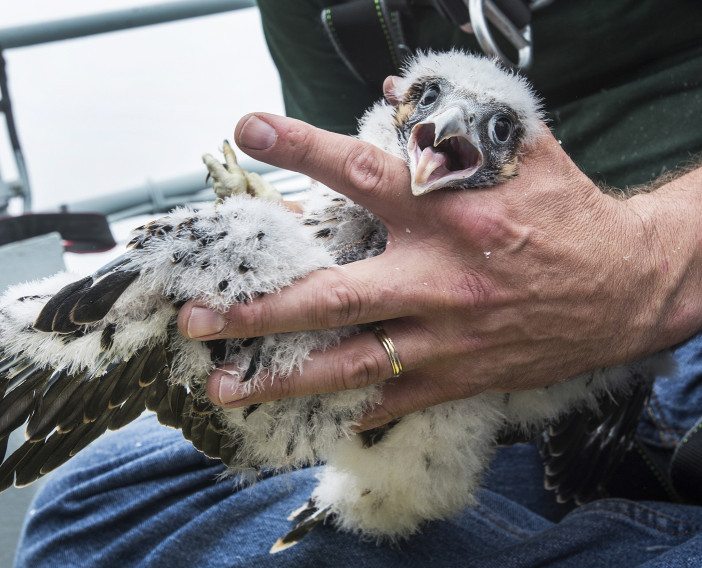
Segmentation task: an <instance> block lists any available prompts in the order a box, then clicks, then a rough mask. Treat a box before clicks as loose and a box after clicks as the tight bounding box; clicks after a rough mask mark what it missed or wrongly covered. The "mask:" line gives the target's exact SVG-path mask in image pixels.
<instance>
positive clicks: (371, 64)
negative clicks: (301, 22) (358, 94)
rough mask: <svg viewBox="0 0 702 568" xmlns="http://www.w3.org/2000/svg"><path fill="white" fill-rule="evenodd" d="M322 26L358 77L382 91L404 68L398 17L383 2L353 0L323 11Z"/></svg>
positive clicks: (376, 0)
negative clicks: (384, 82)
mask: <svg viewBox="0 0 702 568" xmlns="http://www.w3.org/2000/svg"><path fill="white" fill-rule="evenodd" d="M322 25H323V26H324V29H325V30H326V32H327V35H328V36H329V39H330V40H331V42H332V45H334V48H335V49H336V51H337V53H338V54H339V57H341V59H342V60H343V61H344V63H345V64H346V66H347V67H348V68H349V69H350V70H351V71H352V72H353V74H354V75H356V77H357V78H358V79H359V80H360V81H362V82H363V83H366V84H367V85H369V86H370V87H372V88H374V89H377V90H380V89H381V88H382V84H383V80H384V79H385V77H387V76H388V75H394V74H397V72H398V69H399V68H400V66H401V65H402V58H403V54H402V53H401V49H402V48H401V47H400V46H399V45H398V44H400V41H399V40H400V38H399V37H398V31H399V26H400V23H399V14H398V13H397V11H396V10H391V11H389V10H388V6H387V4H386V2H385V1H384V0H353V1H352V2H346V3H344V4H339V5H337V6H332V7H331V8H325V9H324V10H322Z"/></svg>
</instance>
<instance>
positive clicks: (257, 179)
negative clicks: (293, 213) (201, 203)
mask: <svg viewBox="0 0 702 568" xmlns="http://www.w3.org/2000/svg"><path fill="white" fill-rule="evenodd" d="M222 153H223V154H224V164H222V163H220V162H219V160H217V159H216V158H215V157H214V156H212V154H205V155H203V156H202V161H203V162H204V164H205V166H206V167H207V171H208V176H209V177H211V178H212V182H213V186H212V188H213V189H214V192H215V194H216V195H217V203H222V201H224V199H226V198H227V197H231V196H232V195H242V194H248V195H250V196H251V197H260V198H261V199H267V200H269V201H281V200H282V198H283V197H282V195H281V194H280V192H279V191H278V190H277V189H276V188H275V187H273V186H272V185H271V184H270V183H269V182H267V181H266V180H265V179H264V178H263V177H261V176H260V175H259V174H257V173H256V172H247V171H246V170H244V169H243V168H242V167H241V166H240V165H239V162H238V161H237V159H236V154H235V153H234V149H233V148H232V146H231V144H229V142H228V141H227V140H225V141H224V144H223V145H222Z"/></svg>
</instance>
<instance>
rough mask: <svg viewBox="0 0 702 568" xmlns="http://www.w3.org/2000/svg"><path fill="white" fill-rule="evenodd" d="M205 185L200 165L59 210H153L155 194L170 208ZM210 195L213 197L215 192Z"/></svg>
mask: <svg viewBox="0 0 702 568" xmlns="http://www.w3.org/2000/svg"><path fill="white" fill-rule="evenodd" d="M241 165H242V167H243V168H245V169H246V170H248V171H250V172H257V173H260V174H263V173H267V172H271V171H274V170H275V168H274V167H273V166H269V165H268V164H264V163H262V162H257V161H255V160H244V161H243V162H242V164H241ZM206 187H207V182H206V181H205V170H204V168H203V171H202V172H200V173H196V174H190V175H185V176H181V177H178V178H175V179H170V180H164V181H159V182H150V183H148V184H145V185H143V186H141V187H136V188H133V189H127V190H123V191H119V192H116V193H110V194H107V195H101V196H99V197H93V198H90V199H84V200H82V201H75V202H73V203H67V204H65V205H63V206H62V207H61V209H64V210H67V211H73V212H89V213H102V214H104V215H111V214H114V213H116V212H118V211H123V210H125V209H131V208H133V207H137V206H139V205H140V204H144V203H145V204H148V205H149V208H151V209H153V208H154V206H155V205H158V203H154V195H159V196H160V198H161V200H162V201H164V202H166V203H167V207H165V209H169V208H171V207H173V203H172V198H182V197H183V196H186V195H191V194H194V193H197V192H198V191H201V190H203V189H205V188H206ZM212 196H214V193H213V194H212Z"/></svg>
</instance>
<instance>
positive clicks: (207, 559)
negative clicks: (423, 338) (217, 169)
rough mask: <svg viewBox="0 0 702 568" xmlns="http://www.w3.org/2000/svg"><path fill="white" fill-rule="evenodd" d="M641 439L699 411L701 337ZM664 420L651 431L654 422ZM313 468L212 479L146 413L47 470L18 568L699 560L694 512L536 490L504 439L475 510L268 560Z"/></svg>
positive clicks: (329, 536)
mask: <svg viewBox="0 0 702 568" xmlns="http://www.w3.org/2000/svg"><path fill="white" fill-rule="evenodd" d="M677 356H678V359H679V363H680V368H679V375H680V376H679V377H676V378H675V379H672V380H668V381H662V382H661V383H660V384H659V385H657V387H656V394H655V402H654V405H653V406H656V407H657V408H654V409H652V410H650V411H649V412H648V413H647V414H646V416H645V417H644V419H643V420H642V425H641V429H640V435H641V437H642V439H644V440H645V441H646V442H647V443H648V442H650V443H653V444H658V445H660V446H665V445H666V444H668V445H670V444H672V443H673V441H674V439H676V438H674V436H678V437H679V434H680V433H681V432H683V431H684V430H686V429H688V428H689V426H692V424H693V423H694V421H696V420H697V419H698V418H699V416H700V414H702V385H699V388H697V389H695V388H694V387H695V386H696V385H697V384H698V383H700V381H702V336H698V337H697V338H695V339H694V340H693V341H691V342H689V343H688V344H687V345H685V346H683V348H681V349H680V350H679V351H678V353H677ZM661 429H662V430H661ZM315 471H316V470H315V468H309V469H302V470H298V471H292V472H289V473H285V474H280V475H267V476H264V477H263V478H262V479H261V480H260V481H258V482H257V483H256V484H254V485H253V486H248V487H247V486H243V485H239V484H237V482H236V480H233V479H225V480H222V481H217V476H218V475H219V474H221V473H222V472H223V467H222V465H221V464H220V463H218V462H216V461H212V460H209V459H207V458H205V457H204V456H202V455H201V454H199V453H198V452H197V451H195V450H194V449H193V448H192V447H191V446H190V444H189V443H187V442H185V441H184V440H183V439H182V437H181V435H180V433H179V432H177V431H174V430H169V429H166V428H164V427H162V426H160V425H159V424H158V423H157V422H156V420H155V419H154V417H153V416H146V417H142V418H141V419H139V420H138V421H137V422H135V423H133V424H132V425H130V426H129V427H127V428H126V429H124V430H122V431H120V432H119V433H113V434H110V435H107V436H105V437H103V438H102V439H101V440H99V441H98V442H96V443H95V444H93V445H92V446H91V447H90V448H89V449H88V450H86V451H85V452H83V453H81V454H80V455H78V456H77V457H76V458H75V459H73V460H72V461H71V462H70V463H69V464H68V465H67V466H65V467H63V468H61V469H60V470H59V471H57V472H56V473H55V474H54V475H53V476H52V477H51V478H50V480H49V481H48V483H47V484H46V486H45V487H44V488H43V490H42V491H41V492H40V493H39V494H38V495H37V497H36V500H35V502H34V503H33V505H32V508H31V510H30V512H29V514H28V517H27V520H26V524H25V527H24V531H23V537H22V542H21V545H20V548H19V551H18V556H17V567H18V568H25V567H26V568H36V567H54V566H56V567H59V566H60V567H64V566H81V567H84V568H86V567H89V566H101V567H104V566H108V567H112V566H119V567H124V566H167V567H169V568H177V567H181V566H182V567H185V568H193V567H197V568H208V567H221V566H231V567H235V566H247V567H249V566H285V567H288V566H289V567H293V566H295V567H310V566H312V567H315V568H321V567H324V566H334V567H339V566H363V567H375V566H378V567H381V566H382V567H399V566H402V567H415V566H416V567H420V566H421V567H425V566H432V567H437V566H438V567H443V566H481V567H483V566H484V567H493V566H494V567H500V568H504V567H511V566H514V567H517V566H519V567H526V566H539V567H541V566H573V567H591V566H592V567H595V566H597V567H599V566H616V567H617V568H623V567H625V566H646V567H653V566H660V567H673V566H675V567H677V566H691V567H692V566H695V567H698V566H702V507H693V506H688V505H680V504H672V503H663V502H645V501H640V502H634V501H627V500H623V499H602V500H599V501H595V502H593V503H590V504H588V505H585V506H582V507H578V508H573V507H567V506H563V505H558V504H556V503H555V502H554V500H553V497H552V495H551V494H550V493H548V492H546V491H545V490H544V489H543V484H542V478H543V470H542V466H541V462H540V460H539V457H538V454H537V452H536V449H535V448H534V447H533V446H532V445H528V444H519V445H516V446H512V447H509V448H502V449H500V450H499V451H498V452H497V456H496V458H495V460H494V462H493V464H492V466H491V468H490V471H489V472H488V474H487V476H486V479H485V489H482V490H481V491H480V492H479V494H478V505H477V506H476V507H473V508H469V509H466V510H464V511H463V512H462V513H461V514H460V515H458V516H456V517H455V518H452V519H449V520H446V521H442V522H434V523H430V524H428V525H427V526H426V527H425V529H424V530H423V531H422V533H421V534H419V535H417V536H415V537H413V538H412V539H410V540H409V541H407V542H403V543H401V544H399V545H397V546H377V545H376V544H375V543H373V542H360V541H359V539H358V538H357V537H355V536H352V535H349V534H343V533H338V532H336V531H334V530H333V529H332V528H330V527H328V526H324V527H318V528H317V529H315V530H314V531H312V533H310V534H309V535H308V536H307V537H306V538H305V539H304V540H303V541H302V542H301V543H300V544H298V545H297V546H295V547H293V548H291V549H289V550H287V551H285V552H282V553H279V554H276V555H273V556H271V555H269V553H268V550H269V548H270V547H271V545H272V544H273V542H274V541H275V540H276V539H277V538H278V537H280V536H282V535H283V534H285V533H286V532H287V531H288V530H289V529H290V523H289V522H288V521H287V520H286V517H287V516H288V514H289V513H290V512H291V511H292V510H294V509H296V508H297V507H298V506H300V505H301V504H302V503H303V502H305V501H306V499H307V498H308V496H309V495H310V493H311V492H312V489H313V487H314V485H315Z"/></svg>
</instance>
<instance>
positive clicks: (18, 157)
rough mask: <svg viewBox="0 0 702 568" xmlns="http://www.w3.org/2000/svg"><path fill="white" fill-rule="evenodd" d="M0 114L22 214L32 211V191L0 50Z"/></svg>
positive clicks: (0, 50)
mask: <svg viewBox="0 0 702 568" xmlns="http://www.w3.org/2000/svg"><path fill="white" fill-rule="evenodd" d="M0 97H2V98H1V99H0V112H2V113H4V114H5V124H6V125H7V134H8V136H9V138H10V145H11V146H12V152H13V154H14V156H15V163H16V164H17V174H18V176H19V182H20V195H21V196H22V199H23V201H24V203H23V209H24V212H25V213H26V212H28V211H31V209H32V190H31V187H30V185H29V173H28V172H27V164H26V162H25V161H24V154H23V153H22V146H21V144H20V141H19V135H18V134H17V126H16V125H15V117H14V115H13V114H12V102H11V101H10V90H9V88H8V86H7V72H6V69H5V58H4V57H3V53H2V49H1V48H0Z"/></svg>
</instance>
